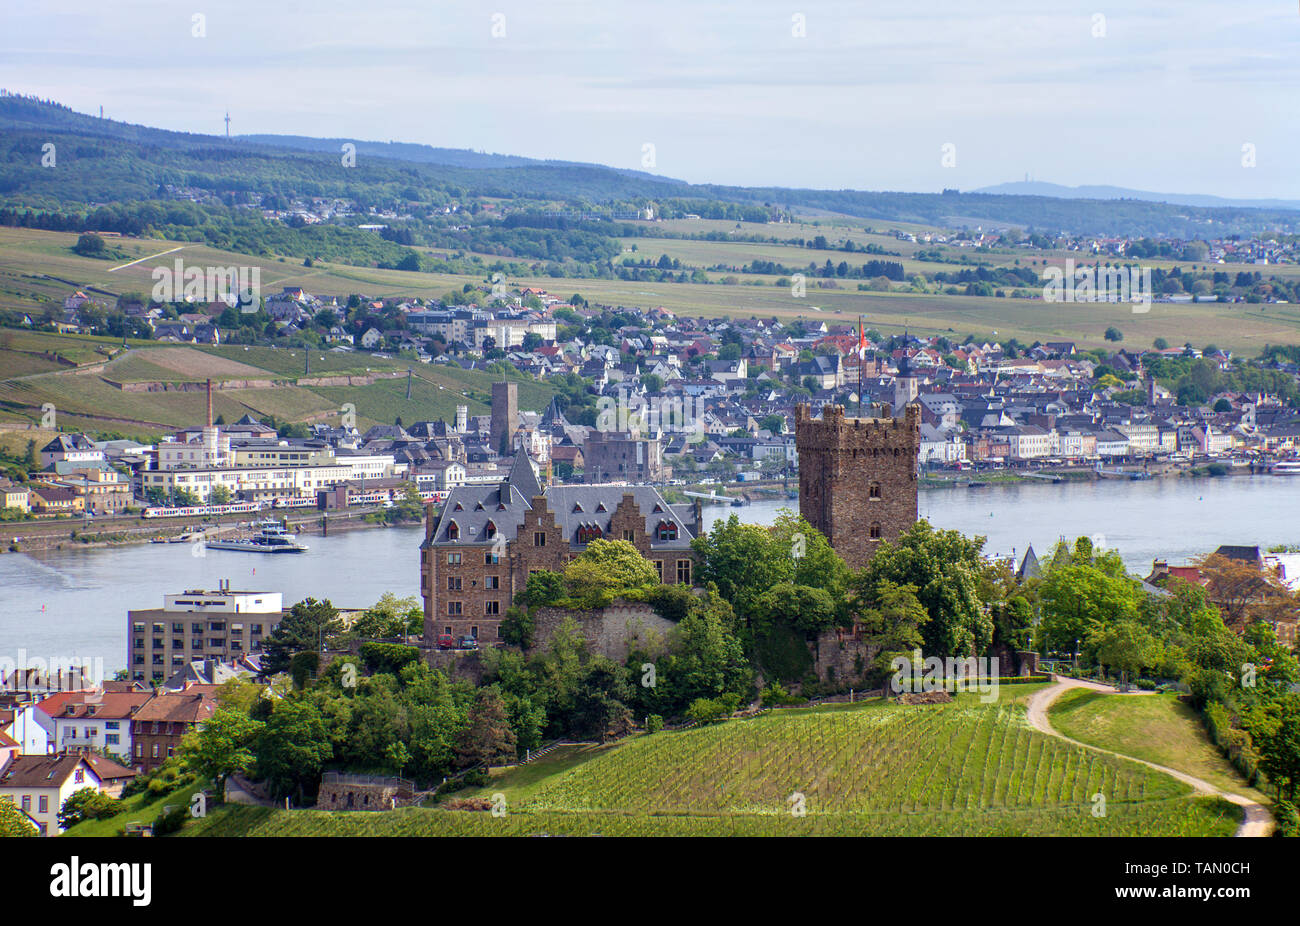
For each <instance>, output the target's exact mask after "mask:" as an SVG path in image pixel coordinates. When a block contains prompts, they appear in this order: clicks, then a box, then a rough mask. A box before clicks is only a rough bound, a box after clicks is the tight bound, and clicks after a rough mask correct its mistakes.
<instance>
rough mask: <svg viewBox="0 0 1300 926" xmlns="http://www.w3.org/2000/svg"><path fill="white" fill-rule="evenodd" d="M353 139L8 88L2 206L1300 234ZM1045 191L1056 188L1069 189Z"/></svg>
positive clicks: (1123, 209) (1121, 205)
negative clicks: (431, 199)
mask: <svg viewBox="0 0 1300 926" xmlns="http://www.w3.org/2000/svg"><path fill="white" fill-rule="evenodd" d="M51 140H55V141H58V142H59V144H58V152H59V160H58V165H59V169H58V170H57V171H51V170H46V169H44V168H42V167H41V166H40V163H39V161H40V157H41V154H40V152H41V150H42V145H43V144H44V143H46V142H48V141H51ZM345 141H352V140H345V139H316V138H308V137H303V136H289V135H250V136H235V137H232V138H226V137H224V136H221V135H201V134H194V133H185V132H174V131H169V130H165V129H157V128H151V127H149V126H141V125H131V124H127V123H123V122H117V121H114V120H111V119H103V118H98V117H95V116H90V115H86V114H83V113H78V112H75V111H74V110H72V109H71V108H69V107H67V106H64V105H61V104H58V103H54V102H50V101H44V100H38V99H35V98H31V97H20V96H14V95H12V94H6V95H3V96H0V204H5V205H9V206H17V207H38V208H49V207H50V205H52V204H56V203H57V204H61V208H64V209H67V208H74V209H75V208H84V205H85V204H86V203H88V202H93V203H100V204H103V203H113V202H138V201H142V200H158V199H163V198H165V196H164V190H165V189H166V188H167V187H169V186H170V187H174V186H176V185H181V186H185V187H193V188H199V189H207V190H210V191H212V192H213V193H215V194H217V195H239V194H240V193H242V192H244V191H248V190H262V191H271V192H276V193H280V192H284V193H286V194H288V195H303V194H310V195H321V196H339V197H351V198H354V199H359V200H361V201H366V202H375V201H377V200H378V201H390V202H391V201H392V200H393V199H394V198H400V197H402V196H406V197H407V198H408V199H412V200H417V201H418V200H421V199H422V197H427V196H428V195H430V192H432V193H433V194H434V195H439V196H444V197H445V196H450V197H452V198H454V199H463V198H466V197H469V198H481V197H488V198H498V199H504V200H511V201H513V202H514V203H515V204H516V205H517V207H518V208H523V209H529V208H535V207H536V206H537V205H538V204H555V203H562V204H564V207H565V208H572V209H578V210H586V209H589V208H591V207H593V206H596V207H609V208H611V209H612V210H614V211H617V212H627V211H628V210H629V209H637V208H640V207H641V206H643V205H644V204H646V203H647V202H660V203H664V202H668V201H672V202H674V203H676V204H677V208H678V211H679V212H681V211H683V210H684V211H687V212H697V213H702V214H705V215H714V216H715V217H726V218H734V219H738V218H740V217H741V215H744V216H750V218H749V219H748V220H749V221H762V220H763V218H762V216H763V215H765V214H772V213H775V212H778V211H780V212H784V213H800V212H803V213H804V214H807V213H808V210H824V211H825V212H828V213H836V214H839V215H844V216H852V217H854V218H860V219H863V220H867V221H871V222H872V223H873V224H880V223H884V224H885V227H886V228H888V227H889V225H888V223H891V222H900V223H916V224H922V225H930V226H939V227H947V228H955V227H965V228H973V227H976V226H979V227H981V228H983V229H985V230H997V229H1009V228H1020V229H1029V230H1034V231H1042V232H1045V233H1048V234H1056V233H1060V232H1064V233H1067V234H1072V235H1088V236H1090V235H1119V236H1128V237H1148V236H1149V237H1173V238H1181V239H1197V238H1205V237H1215V236H1221V235H1225V234H1243V235H1251V234H1257V233H1261V232H1272V231H1281V232H1295V231H1300V204H1295V203H1288V204H1287V205H1286V206H1284V207H1273V208H1268V207H1260V206H1259V205H1257V204H1256V205H1252V206H1249V207H1246V206H1236V205H1216V206H1201V205H1183V204H1172V203H1167V202H1164V201H1162V200H1158V199H1140V198H1128V199H1117V198H1096V197H1089V196H1085V195H1083V194H1081V193H1075V194H1074V197H1075V198H1070V199H1064V198H1061V196H1060V195H1048V193H1047V192H1043V191H1040V192H1036V193H1034V194H1032V195H1024V194H1023V193H1019V194H1008V193H989V192H973V193H970V192H961V191H958V190H945V191H944V192H943V193H901V192H892V191H880V190H877V191H869V190H845V189H841V190H824V189H821V190H819V189H808V188H785V187H736V186H727V185H722V184H692V183H687V182H684V181H681V180H675V179H671V178H666V177H660V176H657V175H653V174H648V173H644V172H641V171H634V170H625V169H619V168H612V167H605V166H601V165H597V164H583V163H580V162H568V161H540V160H536V159H531V158H523V157H519V156H514V155H500V154H483V153H480V152H475V151H466V150H462V149H448V148H434V147H431V146H428V145H418V144H407V143H397V142H387V143H385V142H367V141H352V143H353V144H355V145H356V146H357V152H358V154H361V155H364V158H362V159H361V160H360V161H359V163H358V167H357V169H355V170H348V171H339V170H335V169H333V168H336V167H337V166H338V164H339V152H340V148H341V146H342V145H343V144H344V143H345ZM1046 187H1047V189H1048V190H1050V191H1051V192H1052V193H1057V194H1059V193H1060V192H1061V191H1062V190H1067V189H1068V188H1064V187H1052V185H1050V184H1049V185H1046ZM1100 189H1102V190H1105V189H1107V188H1100ZM1110 189H1116V190H1118V189H1119V188H1110ZM406 191H411V192H410V193H407V192H406ZM1026 192H1028V191H1026ZM1210 199H1213V198H1212V197H1211V198H1210ZM1229 202H1230V201H1229Z"/></svg>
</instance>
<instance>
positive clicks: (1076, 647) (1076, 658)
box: [1074, 637, 1079, 675]
mask: <svg viewBox="0 0 1300 926" xmlns="http://www.w3.org/2000/svg"><path fill="white" fill-rule="evenodd" d="M1074 674H1075V675H1078V674H1079V639H1078V637H1076V638H1075V640H1074Z"/></svg>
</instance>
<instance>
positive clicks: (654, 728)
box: [645, 714, 664, 733]
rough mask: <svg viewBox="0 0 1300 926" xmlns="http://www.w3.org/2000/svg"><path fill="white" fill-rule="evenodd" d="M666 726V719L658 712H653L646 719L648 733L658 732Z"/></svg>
mask: <svg viewBox="0 0 1300 926" xmlns="http://www.w3.org/2000/svg"><path fill="white" fill-rule="evenodd" d="M663 728H664V719H663V718H662V717H660V716H659V715H658V714H651V715H650V716H649V717H647V718H646V719H645V731H646V732H647V733H658V732H659V731H660V730H662V729H663Z"/></svg>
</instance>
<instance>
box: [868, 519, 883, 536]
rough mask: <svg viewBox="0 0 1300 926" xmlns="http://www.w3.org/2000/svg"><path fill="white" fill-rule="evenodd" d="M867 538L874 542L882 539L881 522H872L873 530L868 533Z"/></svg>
mask: <svg viewBox="0 0 1300 926" xmlns="http://www.w3.org/2000/svg"><path fill="white" fill-rule="evenodd" d="M867 536H869V537H870V538H871V539H872V540H879V539H880V522H879V521H872V522H871V530H870V531H869V532H868V534H867Z"/></svg>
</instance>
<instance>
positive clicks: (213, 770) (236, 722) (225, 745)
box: [180, 707, 263, 799]
mask: <svg viewBox="0 0 1300 926" xmlns="http://www.w3.org/2000/svg"><path fill="white" fill-rule="evenodd" d="M262 726H263V725H262V723H261V721H257V720H253V719H252V718H251V717H249V716H248V715H247V714H244V713H241V712H239V711H236V710H231V709H230V708H226V707H219V708H217V710H216V711H215V712H214V713H213V715H212V716H211V717H210V718H208V720H207V722H206V723H204V724H203V725H202V726H200V727H199V728H198V729H197V730H194V731H192V732H190V733H187V734H186V735H185V737H184V738H183V739H182V740H181V749H180V755H181V759H182V760H183V762H184V763H185V765H186V767H187V768H189V769H190V770H192V771H193V772H194V773H195V774H197V775H198V776H199V777H201V778H210V779H212V781H213V782H214V783H215V784H216V790H217V796H218V799H220V798H221V797H222V796H224V794H225V786H226V779H227V778H229V777H230V776H231V775H236V774H241V773H243V772H246V771H248V770H249V769H250V768H252V767H253V763H254V761H255V760H256V756H255V755H254V753H253V750H252V745H253V742H254V740H255V739H256V738H257V737H258V734H260V733H261V731H262Z"/></svg>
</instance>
